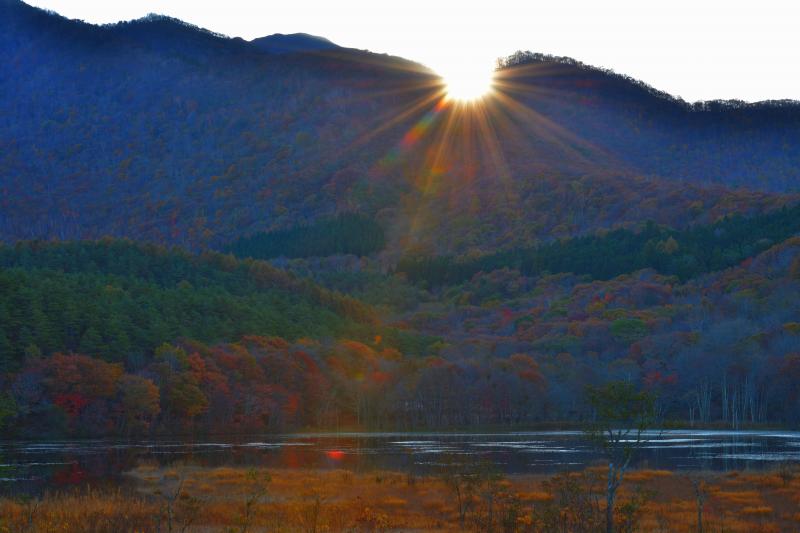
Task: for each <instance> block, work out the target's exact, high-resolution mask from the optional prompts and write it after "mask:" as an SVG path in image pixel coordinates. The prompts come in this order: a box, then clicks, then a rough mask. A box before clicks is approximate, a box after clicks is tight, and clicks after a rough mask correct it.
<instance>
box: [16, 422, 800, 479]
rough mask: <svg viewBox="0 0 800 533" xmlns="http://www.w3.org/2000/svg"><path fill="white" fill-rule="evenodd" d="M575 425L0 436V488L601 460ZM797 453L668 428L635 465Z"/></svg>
mask: <svg viewBox="0 0 800 533" xmlns="http://www.w3.org/2000/svg"><path fill="white" fill-rule="evenodd" d="M601 457H602V456H601V455H600V454H599V453H598V452H597V451H596V450H595V449H594V448H593V447H592V446H591V444H590V443H588V442H587V441H586V440H585V438H584V436H583V434H582V433H581V432H579V431H534V432H516V433H413V434H411V433H335V434H334V433H317V434H292V435H269V436H260V437H251V438H238V439H223V438H216V439H198V440H196V441H187V440H151V441H114V440H69V441H48V442H41V441H5V442H0V492H2V493H4V494H19V493H35V492H40V491H41V490H43V489H45V488H59V487H65V486H74V485H82V484H93V485H99V484H105V483H118V482H120V481H121V480H122V479H123V476H122V473H123V472H125V471H127V470H130V469H132V468H134V467H135V466H136V465H137V464H138V463H139V462H141V461H148V462H151V463H152V462H157V463H158V464H162V465H168V464H171V463H175V462H191V463H193V464H198V465H201V466H265V467H281V468H323V469H325V468H331V469H333V468H346V469H352V470H357V471H368V470H373V469H383V470H399V471H413V472H416V473H419V474H429V473H436V472H439V471H441V469H442V468H443V467H444V465H445V464H448V463H451V462H452V461H478V460H487V461H491V462H492V463H494V464H495V465H496V466H497V468H499V469H500V470H502V471H504V472H505V473H508V474H525V473H554V472H559V471H563V470H569V469H579V468H583V467H584V466H586V465H588V464H591V463H593V462H596V461H598V460H600V459H601ZM781 461H800V432H794V431H694V430H685V431H684V430H680V431H678V430H673V431H664V432H651V433H648V434H647V435H646V439H645V442H643V444H642V450H641V452H640V453H639V456H638V459H637V465H638V466H648V467H650V468H665V469H671V470H699V469H702V470H720V471H724V470H742V469H765V468H771V467H774V466H776V464H777V463H778V462H781Z"/></svg>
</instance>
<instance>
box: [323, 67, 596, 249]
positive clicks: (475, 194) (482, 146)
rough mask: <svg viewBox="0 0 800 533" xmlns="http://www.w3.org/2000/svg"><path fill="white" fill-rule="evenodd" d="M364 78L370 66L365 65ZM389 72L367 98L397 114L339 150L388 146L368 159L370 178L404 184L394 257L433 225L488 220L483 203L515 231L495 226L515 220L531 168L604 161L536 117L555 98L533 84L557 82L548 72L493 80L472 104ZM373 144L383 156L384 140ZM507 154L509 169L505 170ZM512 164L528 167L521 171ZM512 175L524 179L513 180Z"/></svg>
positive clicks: (437, 81)
mask: <svg viewBox="0 0 800 533" xmlns="http://www.w3.org/2000/svg"><path fill="white" fill-rule="evenodd" d="M395 67H396V68H395ZM365 68H370V69H372V68H377V65H376V64H375V63H373V62H371V63H369V64H368V65H367V66H366V67H365ZM392 68H393V69H395V71H394V73H393V74H392V75H391V76H390V78H392V77H394V78H397V79H396V81H395V82H392V83H385V82H384V83H381V84H380V86H379V87H374V88H373V90H371V91H366V92H367V93H368V94H369V97H370V98H375V99H376V100H375V101H377V99H381V98H383V99H386V98H388V99H390V100H394V101H395V103H397V102H402V105H395V106H391V107H389V108H387V110H386V111H384V112H380V111H378V112H376V113H375V115H374V117H373V118H372V119H371V121H370V124H369V125H368V126H367V127H366V128H364V129H363V133H362V134H361V135H360V136H359V137H358V138H357V139H356V140H355V141H353V142H352V143H351V145H350V146H349V147H347V148H346V150H351V149H354V148H356V147H358V146H363V145H366V144H368V143H370V142H372V141H374V140H376V139H378V138H383V139H386V137H385V136H390V137H391V138H393V139H394V140H393V142H392V144H391V147H390V148H389V149H388V150H387V151H385V152H384V153H383V154H380V155H378V157H376V158H375V160H376V162H375V163H374V164H373V165H372V171H371V172H370V174H371V175H372V176H386V175H394V176H401V177H402V178H403V180H404V181H405V183H406V191H407V192H406V193H405V194H406V199H405V202H403V206H404V207H403V209H405V210H406V211H407V212H405V213H404V216H405V217H407V221H408V223H407V235H405V236H404V238H403V239H401V241H403V244H402V245H401V246H400V249H399V251H401V252H402V251H403V249H406V250H407V249H408V248H410V247H414V246H416V245H418V244H420V243H422V242H424V241H425V240H426V239H427V240H429V241H430V236H431V235H432V234H433V232H432V231H430V230H431V229H432V228H431V224H434V223H435V224H440V225H445V224H453V225H457V224H458V222H459V220H460V219H462V218H463V217H480V216H487V214H486V213H487V209H486V207H487V206H486V204H487V203H491V204H492V205H491V206H490V207H491V208H492V210H493V211H492V213H493V215H492V216H495V217H496V219H495V221H494V222H495V225H496V226H501V227H503V228H505V230H506V231H513V225H514V224H513V223H514V221H512V220H510V219H509V220H508V221H503V220H502V217H503V216H504V214H506V213H507V214H508V216H509V217H517V218H518V216H519V213H522V212H523V211H524V206H523V205H522V204H523V199H521V194H522V193H521V190H522V189H523V188H522V187H521V186H520V183H519V180H520V179H521V178H524V179H535V178H536V176H534V175H530V174H529V173H532V172H534V171H533V170H532V169H533V168H537V167H538V168H544V167H546V162H547V161H552V160H554V159H559V160H564V161H570V162H574V164H575V165H582V166H584V167H586V166H587V165H592V164H593V162H594V161H595V160H599V159H600V158H604V159H607V158H608V157H609V155H608V154H607V153H605V151H604V150H602V149H601V148H599V147H597V146H595V145H593V144H591V143H589V142H587V141H586V140H584V139H583V138H581V136H580V135H578V134H577V133H576V132H574V131H571V130H570V129H569V127H567V126H565V125H563V124H559V123H557V122H556V121H554V120H553V119H551V118H548V116H547V114H546V111H542V110H541V109H545V110H546V108H547V106H548V104H550V103H552V102H553V100H554V99H558V98H560V94H559V91H558V90H556V89H553V88H552V87H553V85H552V84H542V85H537V83H536V79H537V77H548V78H551V79H552V78H553V77H554V76H558V75H559V73H558V69H554V68H553V67H551V66H549V65H538V64H537V65H524V66H520V67H513V68H505V69H500V70H497V71H496V72H495V73H494V75H493V77H492V87H491V90H490V91H489V92H487V93H486V94H484V95H483V96H482V97H481V98H475V99H471V100H468V99H458V98H454V97H453V95H452V94H450V95H448V87H447V85H446V83H445V81H444V80H442V79H441V78H436V77H435V76H433V75H432V73H430V71H428V70H426V69H425V68H424V67H419V68H416V67H414V66H413V64H410V63H407V62H399V63H398V66H393V67H392ZM359 97H363V94H362V93H361V92H358V93H354V94H353V95H351V98H353V99H356V98H359ZM540 105H541V106H542V107H541V108H540ZM380 144H383V145H384V146H385V140H384V141H383V142H382V143H380ZM509 152H513V156H514V164H510V163H509ZM520 154H522V156H521V157H520ZM337 156H341V154H337ZM520 161H524V162H525V163H526V164H527V165H528V167H524V166H523V167H522V168H521V166H520ZM537 163H541V164H537ZM529 169H530V170H529ZM515 172H517V173H526V175H524V176H515V175H514V173H515ZM490 211H491V210H490ZM497 217H500V219H499V220H497ZM505 222H507V223H505ZM452 231H453V232H454V231H456V230H452ZM497 231H503V229H502V228H501V229H498V230H497ZM441 233H442V232H440V231H437V232H436V234H438V235H441ZM445 233H446V232H445ZM429 244H431V243H430V242H429ZM452 244H453V243H452V242H447V243H443V244H442V245H443V246H450V245H452ZM434 247H435V245H434ZM430 251H434V252H435V251H438V250H435V249H434V250H430Z"/></svg>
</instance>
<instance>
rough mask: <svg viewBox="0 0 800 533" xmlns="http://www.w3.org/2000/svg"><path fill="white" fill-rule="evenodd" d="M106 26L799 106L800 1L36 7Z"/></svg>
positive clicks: (84, 3) (80, 3) (88, 2)
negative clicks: (499, 67)
mask: <svg viewBox="0 0 800 533" xmlns="http://www.w3.org/2000/svg"><path fill="white" fill-rule="evenodd" d="M29 3H31V4H32V5H36V6H38V7H43V8H47V9H51V10H53V11H56V12H58V13H60V14H62V15H64V16H66V17H69V18H78V19H83V20H86V21H88V22H95V23H104V22H116V21H119V20H130V19H133V18H138V17H141V16H143V15H146V14H147V13H159V14H164V15H170V16H173V17H176V18H179V19H182V20H185V21H187V22H190V23H192V24H196V25H198V26H201V27H204V28H208V29H210V30H213V31H216V32H219V33H223V34H226V35H230V36H239V37H243V38H245V39H252V38H254V37H262V36H265V35H269V34H272V33H295V32H305V33H311V34H314V35H320V36H323V37H327V38H328V39H330V40H332V41H334V42H336V43H337V44H340V45H342V46H348V47H353V48H363V49H369V50H371V51H373V52H386V53H390V54H393V55H399V56H403V57H405V58H408V59H412V60H415V61H418V62H420V63H424V64H426V65H428V66H430V67H431V68H433V69H434V70H437V71H439V72H440V73H444V74H447V71H448V70H449V71H457V73H458V74H460V75H464V73H467V75H469V73H471V72H474V71H483V72H485V71H486V69H491V68H492V66H493V64H494V60H495V58H497V57H500V56H505V55H508V54H511V53H512V52H514V51H516V50H531V51H534V52H544V53H550V54H555V55H564V56H570V57H574V58H575V59H578V60H580V61H583V62H584V63H589V64H592V65H596V66H601V67H606V68H612V69H614V70H615V71H617V72H620V73H623V74H627V75H630V76H633V77H634V78H638V79H641V80H643V81H645V82H647V83H648V84H650V85H653V86H654V87H656V88H657V89H661V90H664V91H667V92H669V93H672V94H674V95H678V96H681V97H683V98H684V99H686V100H689V101H694V100H707V99H716V98H725V99H728V98H736V99H741V100H748V101H756V100H765V99H780V98H792V99H800V68H799V67H800V29H799V28H800V2H797V1H796V0H759V1H758V2H743V1H739V0H729V1H726V2H716V1H709V0H605V1H600V0H588V1H584V0H547V1H546V2H537V1H536V0H518V1H512V0H488V1H480V2H475V1H471V0H461V1H450V0H447V1H445V0H401V1H392V2H389V1H381V0H316V1H315V0H278V1H276V0H273V1H263V0H262V1H254V0H224V1H220V0H216V1H213V2H210V1H206V0H30V1H29Z"/></svg>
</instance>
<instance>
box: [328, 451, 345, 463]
mask: <svg viewBox="0 0 800 533" xmlns="http://www.w3.org/2000/svg"><path fill="white" fill-rule="evenodd" d="M325 455H327V456H328V458H329V459H333V460H334V461H341V460H342V459H344V452H343V451H341V450H328V451H327V452H325Z"/></svg>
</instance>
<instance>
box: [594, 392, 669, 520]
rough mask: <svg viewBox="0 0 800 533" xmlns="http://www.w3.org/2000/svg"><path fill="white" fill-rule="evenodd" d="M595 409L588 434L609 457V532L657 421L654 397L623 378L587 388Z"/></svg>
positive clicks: (607, 508)
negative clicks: (623, 489)
mask: <svg viewBox="0 0 800 533" xmlns="http://www.w3.org/2000/svg"><path fill="white" fill-rule="evenodd" d="M588 396H589V403H590V405H591V406H592V410H593V411H594V413H593V414H594V416H593V419H592V421H591V422H590V423H589V424H588V425H587V427H586V430H585V432H586V435H587V437H589V439H590V440H591V441H592V442H593V443H594V444H595V445H596V446H597V447H598V448H600V449H601V450H602V451H603V453H604V455H605V456H606V458H607V459H608V481H607V484H606V533H613V531H614V502H615V501H616V497H617V489H619V487H620V485H621V484H622V480H623V478H624V476H625V472H626V471H627V469H628V467H629V466H630V464H631V461H632V460H633V458H634V457H635V456H636V454H637V452H638V451H639V449H640V448H641V446H642V443H643V439H644V434H645V432H646V431H647V430H648V429H650V428H652V427H653V426H654V424H655V398H654V396H653V395H652V394H650V393H649V392H646V391H638V390H637V389H636V388H635V387H634V386H633V384H631V383H628V382H623V381H614V382H610V383H607V384H606V385H604V386H602V387H590V388H589V389H588Z"/></svg>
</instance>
